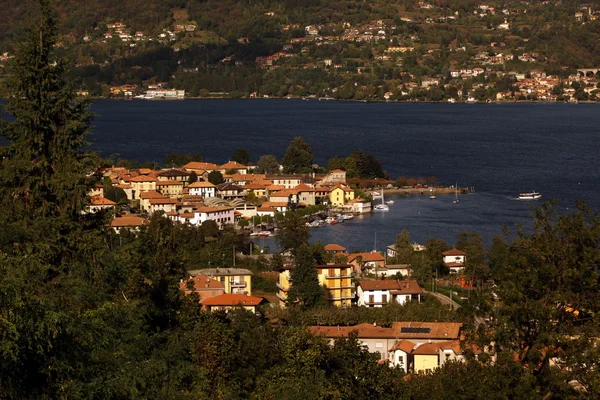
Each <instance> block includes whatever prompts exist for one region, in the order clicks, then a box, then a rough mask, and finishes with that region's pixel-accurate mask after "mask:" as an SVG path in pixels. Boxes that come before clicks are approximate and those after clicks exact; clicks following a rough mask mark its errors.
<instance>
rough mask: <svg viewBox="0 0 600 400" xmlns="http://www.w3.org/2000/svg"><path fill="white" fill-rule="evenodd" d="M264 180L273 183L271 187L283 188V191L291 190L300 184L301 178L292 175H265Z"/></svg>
mask: <svg viewBox="0 0 600 400" xmlns="http://www.w3.org/2000/svg"><path fill="white" fill-rule="evenodd" d="M265 179H266V180H269V181H271V182H273V185H276V186H283V188H284V189H291V188H294V187H296V186H298V185H299V184H301V183H302V176H301V175H293V174H285V175H284V174H282V175H267V176H266V177H265Z"/></svg>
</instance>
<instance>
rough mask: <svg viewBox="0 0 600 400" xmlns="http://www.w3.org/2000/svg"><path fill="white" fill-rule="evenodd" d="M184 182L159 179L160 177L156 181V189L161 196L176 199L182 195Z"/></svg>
mask: <svg viewBox="0 0 600 400" xmlns="http://www.w3.org/2000/svg"><path fill="white" fill-rule="evenodd" d="M183 187H184V182H181V181H166V180H163V181H161V180H160V179H159V180H158V182H156V191H157V192H159V193H160V194H162V195H163V196H166V197H170V198H172V199H178V198H180V197H181V196H183Z"/></svg>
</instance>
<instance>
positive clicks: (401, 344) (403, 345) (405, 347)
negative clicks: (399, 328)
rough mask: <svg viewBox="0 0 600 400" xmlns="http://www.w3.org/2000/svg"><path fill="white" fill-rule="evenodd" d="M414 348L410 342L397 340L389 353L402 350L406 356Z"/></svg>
mask: <svg viewBox="0 0 600 400" xmlns="http://www.w3.org/2000/svg"><path fill="white" fill-rule="evenodd" d="M414 348H415V344H414V343H413V342H411V341H410V340H399V341H397V342H396V344H394V345H393V346H392V348H391V349H390V350H389V351H395V350H402V351H403V352H405V353H406V354H410V352H412V351H413V349H414Z"/></svg>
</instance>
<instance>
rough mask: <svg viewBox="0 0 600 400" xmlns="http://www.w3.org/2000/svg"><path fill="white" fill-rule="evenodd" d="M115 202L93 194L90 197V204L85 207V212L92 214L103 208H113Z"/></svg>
mask: <svg viewBox="0 0 600 400" xmlns="http://www.w3.org/2000/svg"><path fill="white" fill-rule="evenodd" d="M116 204H117V203H115V202H114V201H112V200H109V199H107V198H105V197H102V196H95V197H92V198H91V199H90V204H89V205H88V206H87V207H86V212H88V213H92V214H93V213H96V212H98V211H101V210H105V209H111V208H112V209H114V208H115V205H116Z"/></svg>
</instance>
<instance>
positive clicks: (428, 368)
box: [413, 343, 440, 373]
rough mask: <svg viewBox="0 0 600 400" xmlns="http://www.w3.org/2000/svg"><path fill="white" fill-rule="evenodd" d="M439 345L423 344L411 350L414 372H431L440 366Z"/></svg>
mask: <svg viewBox="0 0 600 400" xmlns="http://www.w3.org/2000/svg"><path fill="white" fill-rule="evenodd" d="M439 353H440V343H425V344H422V345H420V346H419V347H417V348H416V349H414V350H413V357H414V371H415V372H426V373H427V372H432V371H434V370H435V369H437V368H438V367H439V366H440V355H439Z"/></svg>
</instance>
